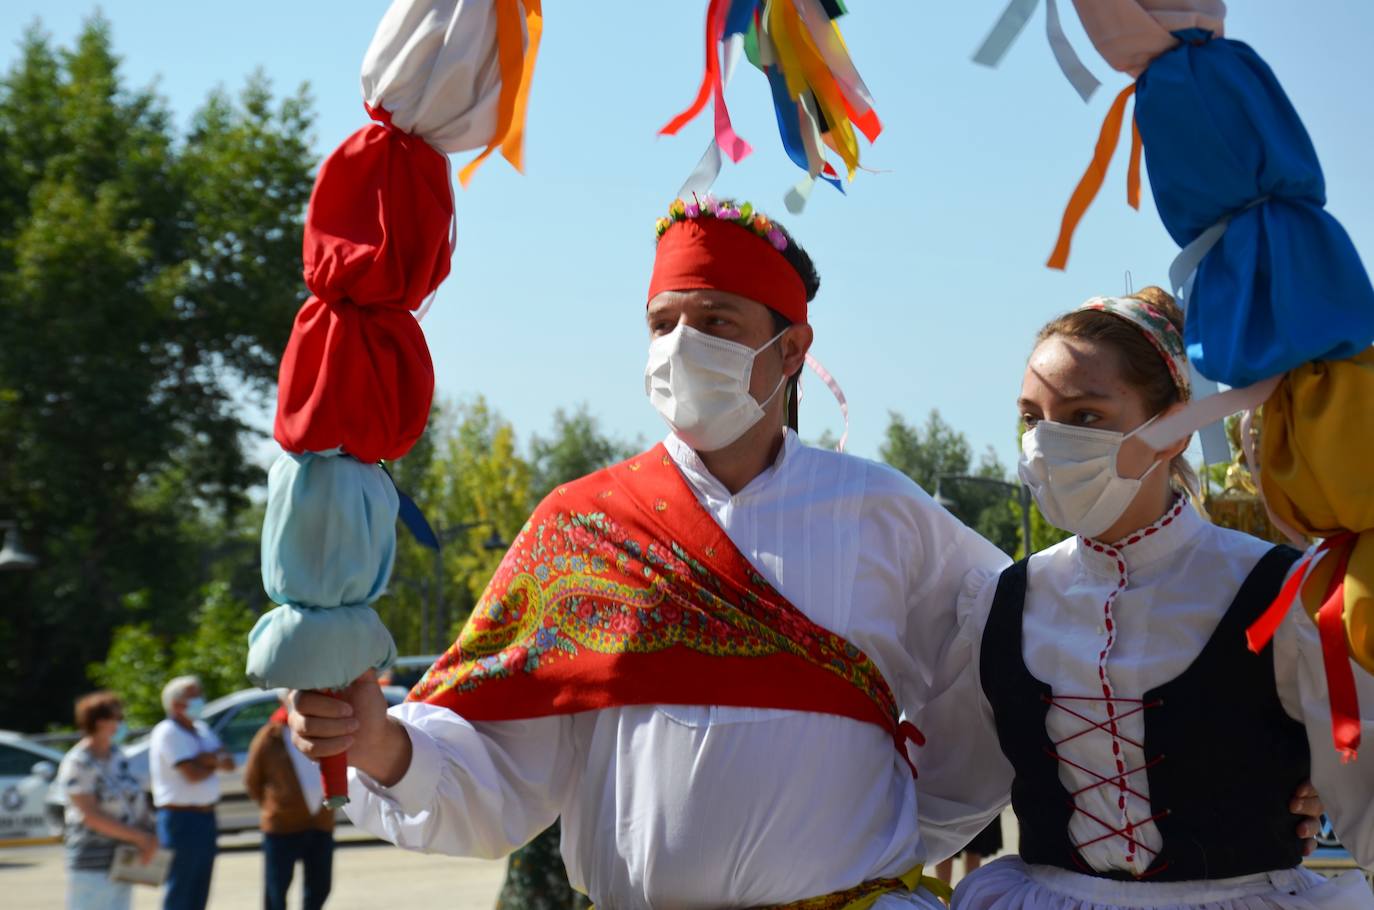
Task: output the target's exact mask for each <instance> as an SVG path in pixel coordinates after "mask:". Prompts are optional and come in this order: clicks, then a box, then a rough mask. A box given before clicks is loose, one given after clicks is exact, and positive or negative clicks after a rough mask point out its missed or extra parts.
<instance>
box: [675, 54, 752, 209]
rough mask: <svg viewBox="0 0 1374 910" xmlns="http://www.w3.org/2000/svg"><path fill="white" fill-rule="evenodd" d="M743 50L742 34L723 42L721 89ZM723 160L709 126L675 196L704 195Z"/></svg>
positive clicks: (714, 135)
mask: <svg viewBox="0 0 1374 910" xmlns="http://www.w3.org/2000/svg"><path fill="white" fill-rule="evenodd" d="M743 51H744V36H743V35H731V36H730V37H729V38H728V39H726V42H725V67H724V69H723V70H722V71H721V78H720V83H721V91H724V90H725V87H726V86H728V85H729V84H730V77H731V76H733V75H734V74H735V64H736V63H737V62H738V61H739V57H740V54H741V53H742V52H743ZM723 165H724V162H723V161H722V159H721V156H720V146H719V145H717V144H716V132H715V127H714V126H712V127H711V141H710V142H709V143H708V144H707V146H706V151H705V152H703V153H702V155H701V160H700V161H698V162H697V166H696V167H694V168H692V172H691V173H690V174H688V175H687V180H686V182H684V183H683V184H682V188H681V189H679V190H678V191H677V198H679V199H689V198H691V196H692V194H694V193H695V194H696V195H698V196H705V195H706V193H707V192H708V191H709V190H710V189H711V187H712V186H714V185H715V182H716V178H717V177H719V176H720V170H721V167H722V166H723Z"/></svg>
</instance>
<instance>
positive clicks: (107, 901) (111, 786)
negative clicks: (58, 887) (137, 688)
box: [57, 692, 157, 910]
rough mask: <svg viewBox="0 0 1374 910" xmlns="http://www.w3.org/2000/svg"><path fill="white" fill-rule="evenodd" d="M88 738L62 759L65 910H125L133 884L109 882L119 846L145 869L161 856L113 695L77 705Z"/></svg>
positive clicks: (80, 724)
mask: <svg viewBox="0 0 1374 910" xmlns="http://www.w3.org/2000/svg"><path fill="white" fill-rule="evenodd" d="M76 726H77V728H78V729H79V730H80V731H81V733H82V734H83V735H82V737H81V740H80V741H79V742H77V744H76V745H74V746H72V748H71V751H70V752H68V753H67V755H66V757H65V758H63V759H62V767H61V768H60V769H59V771H58V777H57V779H58V781H60V783H61V787H62V792H63V794H64V796H65V797H66V804H67V809H66V816H65V822H66V826H65V827H66V831H65V840H66V851H67V908H68V910H127V908H128V907H129V905H130V899H131V893H130V886H129V885H128V884H127V883H124V882H112V881H110V864H111V862H113V860H114V852H115V847H116V846H117V845H119V844H120V843H127V844H133V845H134V846H136V847H138V849H139V853H140V855H141V858H142V860H143V861H144V862H145V863H146V862H147V861H148V860H150V859H151V858H152V856H153V854H154V853H155V852H156V851H157V835H155V834H154V833H153V831H152V819H151V817H150V816H149V813H148V805H147V800H146V799H145V798H144V795H143V788H142V787H140V786H139V784H138V780H137V779H136V778H135V777H134V776H133V774H132V773H130V771H129V762H128V760H127V759H126V758H125V757H124V753H123V752H122V751H121V750H120V748H119V743H120V742H121V741H122V740H123V739H124V735H125V733H126V732H127V730H128V728H127V727H126V726H125V725H124V706H123V704H121V703H120V700H119V697H118V696H117V695H115V694H114V693H113V692H92V693H91V694H89V695H84V696H82V697H81V698H80V699H78V700H77V702H76Z"/></svg>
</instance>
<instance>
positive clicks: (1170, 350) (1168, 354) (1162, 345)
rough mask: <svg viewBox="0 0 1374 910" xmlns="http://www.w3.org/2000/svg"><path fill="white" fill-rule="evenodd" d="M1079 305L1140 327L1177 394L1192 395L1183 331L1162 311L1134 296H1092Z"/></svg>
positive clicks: (1187, 396)
mask: <svg viewBox="0 0 1374 910" xmlns="http://www.w3.org/2000/svg"><path fill="white" fill-rule="evenodd" d="M1079 309H1080V310H1099V311H1101V312H1103V313H1111V314H1112V315H1113V316H1117V317H1119V318H1121V319H1124V320H1126V321H1127V322H1129V323H1131V324H1132V325H1134V326H1135V327H1136V328H1138V329H1140V331H1141V332H1142V333H1143V334H1144V335H1145V337H1146V338H1147V339H1149V341H1150V344H1152V345H1154V348H1155V350H1156V351H1158V352H1159V356H1160V357H1161V358H1163V360H1164V363H1165V365H1166V366H1168V368H1169V375H1170V376H1172V377H1173V380H1174V386H1175V387H1176V388H1177V389H1178V395H1179V398H1180V399H1182V400H1183V401H1187V400H1188V399H1190V398H1191V397H1192V394H1193V393H1192V383H1191V381H1190V380H1189V376H1188V350H1187V348H1185V347H1184V345H1183V335H1182V334H1181V333H1180V332H1179V330H1178V327H1177V326H1175V325H1174V323H1173V321H1172V320H1170V319H1169V317H1168V316H1167V315H1166V314H1164V313H1162V312H1160V311H1159V310H1158V309H1156V308H1155V307H1153V306H1151V305H1150V304H1148V303H1146V302H1145V301H1143V300H1141V299H1139V298H1137V297H1094V298H1092V299H1091V300H1089V301H1088V302H1087V303H1085V304H1083V305H1082V306H1081V307H1079Z"/></svg>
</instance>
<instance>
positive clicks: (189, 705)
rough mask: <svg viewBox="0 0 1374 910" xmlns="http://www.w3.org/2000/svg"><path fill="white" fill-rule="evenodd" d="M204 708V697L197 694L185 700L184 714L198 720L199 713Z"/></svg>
mask: <svg viewBox="0 0 1374 910" xmlns="http://www.w3.org/2000/svg"><path fill="white" fill-rule="evenodd" d="M204 710H205V699H203V698H201V697H200V696H199V695H197V696H196V697H195V698H192V699H189V700H187V702H186V716H187V717H189V718H191V720H200V713H201V712H202V711H204Z"/></svg>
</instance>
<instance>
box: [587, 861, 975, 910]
mask: <svg viewBox="0 0 1374 910" xmlns="http://www.w3.org/2000/svg"><path fill="white" fill-rule="evenodd" d="M918 888H925V889H926V890H927V891H929V892H930V893H931V894H934V895H935V896H936V897H938V898H939V899H940V900H942V901H944V902H945V903H949V898H950V895H951V894H953V893H954V892H953V890H952V889H951V888H950V887H949V885H947V884H945V883H944V882H943V881H941V880H940V879H938V878H932V877H931V876H929V875H926V874H925V866H924V865H918V866H917V867H916V868H914V869H912V870H910V871H909V872H907V873H906V874H905V875H902V876H898V877H897V878H880V879H875V880H874V881H871V882H864V883H863V884H862V885H857V886H855V887H853V888H850V889H849V890H848V891H837V892H835V893H834V894H826V895H822V896H821V897H810V898H807V899H806V900H803V901H793V902H792V903H790V904H778V905H777V906H775V907H770V908H768V910H868V908H869V907H872V906H873V905H874V904H876V903H877V902H878V898H880V897H882V896H883V895H884V894H892V893H894V892H897V891H907V892H910V891H915V890H917V889H918ZM592 910H596V908H595V907H593V908H592Z"/></svg>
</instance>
